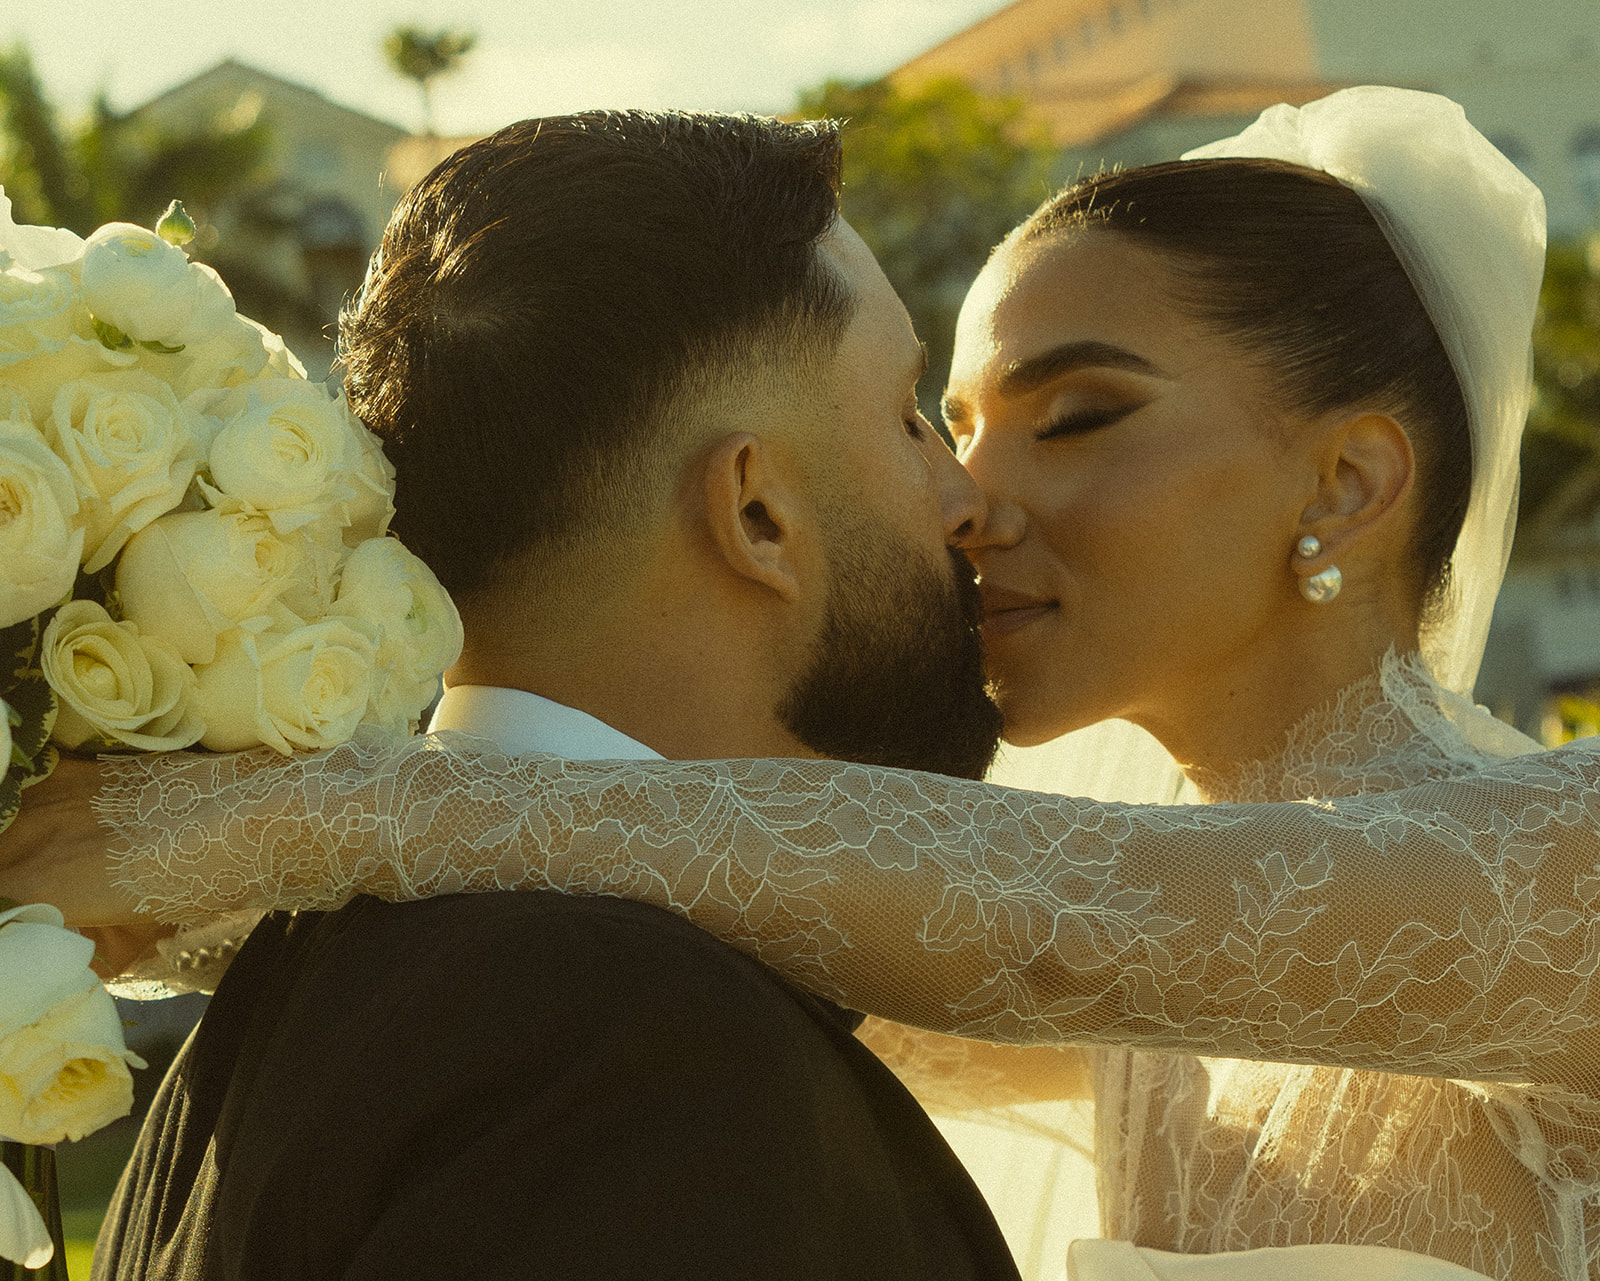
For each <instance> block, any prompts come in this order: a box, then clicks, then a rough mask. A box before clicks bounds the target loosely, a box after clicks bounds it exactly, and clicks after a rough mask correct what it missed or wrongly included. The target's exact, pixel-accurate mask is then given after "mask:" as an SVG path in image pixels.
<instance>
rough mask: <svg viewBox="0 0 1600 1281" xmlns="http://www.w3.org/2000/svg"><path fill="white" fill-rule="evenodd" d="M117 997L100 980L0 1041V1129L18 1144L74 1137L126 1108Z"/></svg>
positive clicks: (129, 1098)
mask: <svg viewBox="0 0 1600 1281" xmlns="http://www.w3.org/2000/svg"><path fill="white" fill-rule="evenodd" d="M121 1031H122V1026H121V1020H120V1019H119V1018H118V1017H117V1005H116V1002H115V1001H113V1000H112V999H111V994H110V993H109V992H107V991H106V990H105V988H104V987H102V986H101V985H100V984H99V983H96V984H95V985H94V986H93V987H91V988H88V989H87V990H85V991H83V992H79V993H78V994H77V995H76V996H72V997H69V998H68V999H67V1000H65V1001H63V1002H62V1003H61V1004H60V1005H57V1006H56V1007H55V1008H53V1009H52V1010H51V1011H50V1012H49V1013H48V1014H46V1015H45V1016H44V1017H43V1018H42V1019H40V1020H39V1021H38V1022H37V1023H34V1024H32V1025H31V1026H29V1027H25V1028H20V1029H18V1030H17V1031H15V1032H13V1033H12V1034H11V1035H10V1036H8V1037H6V1038H5V1039H4V1040H0V1134H4V1135H6V1137H8V1138H10V1139H12V1140H13V1141H14V1142H19V1143H60V1142H63V1141H73V1140H76V1139H81V1138H82V1137H83V1136H84V1135H85V1134H90V1133H93V1132H94V1131H95V1130H98V1129H99V1128H100V1127H101V1126H103V1125H106V1124H108V1123H110V1122H112V1121H115V1120H116V1119H117V1118H118V1117H121V1116H127V1115H128V1113H129V1111H131V1110H132V1108H133V1077H132V1076H131V1075H130V1074H129V1072H128V1067H129V1065H130V1063H132V1064H133V1065H135V1066H138V1067H143V1066H144V1061H143V1060H142V1059H140V1058H138V1056H137V1055H134V1054H130V1053H129V1052H128V1051H127V1050H126V1049H124V1048H121V1047H120V1046H117V1045H114V1044H113V1038H114V1039H115V1041H116V1042H120V1041H121V1039H122V1038H121Z"/></svg>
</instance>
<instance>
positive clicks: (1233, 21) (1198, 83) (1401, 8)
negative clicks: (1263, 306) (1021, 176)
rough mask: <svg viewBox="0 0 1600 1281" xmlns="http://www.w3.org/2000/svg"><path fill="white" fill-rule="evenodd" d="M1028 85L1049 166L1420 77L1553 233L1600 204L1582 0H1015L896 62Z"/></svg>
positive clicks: (928, 74)
mask: <svg viewBox="0 0 1600 1281" xmlns="http://www.w3.org/2000/svg"><path fill="white" fill-rule="evenodd" d="M940 76H956V77H958V78H960V79H963V80H966V81H968V82H969V83H971V84H973V85H975V86H976V87H978V88H980V89H983V90H985V91H987V92H990V93H996V94H1016V95H1020V96H1021V97H1023V98H1024V99H1025V100H1026V101H1027V102H1028V104H1029V106H1030V109H1031V111H1032V113H1033V115H1034V117H1035V119H1037V120H1038V121H1039V122H1040V123H1042V124H1044V125H1045V126H1047V127H1048V128H1049V129H1050V130H1051V132H1052V134H1053V136H1054V137H1055V139H1056V141H1057V143H1058V144H1059V145H1060V146H1061V148H1062V163H1061V166H1060V168H1061V172H1062V173H1063V174H1064V175H1066V176H1071V175H1072V174H1073V173H1076V172H1077V171H1078V169H1079V168H1080V167H1083V168H1086V169H1087V170H1090V171H1092V170H1094V169H1096V168H1098V167H1099V166H1100V165H1101V164H1102V163H1105V164H1110V163H1121V164H1128V165H1133V164H1146V163H1150V162H1152V161H1157V160H1170V159H1176V158H1177V157H1178V156H1179V155H1180V154H1181V153H1182V152H1183V151H1185V150H1187V149H1188V148H1190V147H1194V146H1198V145H1199V144H1201V143H1203V142H1209V141H1212V140H1214V139H1217V138H1222V137H1226V136H1227V135H1229V134H1230V133H1236V132H1238V130H1239V129H1241V128H1243V127H1244V125H1246V124H1248V123H1249V122H1250V121H1251V120H1252V119H1254V118H1255V116H1256V115H1257V114H1258V113H1259V112H1260V111H1261V109H1262V108H1263V107H1266V106H1269V105H1271V104H1272V103H1275V102H1291V103H1296V104H1299V103H1303V102H1307V101H1309V100H1311V99H1312V98H1316V97H1319V96H1321V95H1322V94H1324V93H1327V92H1329V91H1330V90H1332V89H1334V88H1337V87H1339V86H1342V85H1347V84H1360V83H1374V82H1376V83H1384V84H1397V85H1407V86H1412V87H1415V88H1421V89H1431V90H1434V91H1436V92H1439V93H1443V94H1446V95H1448V96H1449V97H1452V98H1454V99H1456V101H1458V102H1460V103H1461V104H1462V105H1463V106H1464V107H1465V108H1466V112H1467V116H1468V118H1469V119H1471V120H1472V122H1473V123H1474V124H1475V125H1477V126H1478V128H1479V129H1481V130H1482V131H1483V132H1484V133H1485V134H1487V135H1488V136H1489V137H1490V138H1491V139H1493V140H1494V141H1495V142H1496V144H1497V145H1499V147H1500V149H1501V150H1502V151H1504V152H1505V153H1506V155H1507V156H1509V157H1510V158H1511V159H1512V160H1513V161H1515V162H1516V163H1517V164H1518V165H1520V166H1521V167H1522V168H1523V170H1524V171H1525V172H1527V173H1528V174H1529V175H1530V176H1531V177H1532V178H1533V179H1534V181H1536V182H1537V183H1538V184H1539V185H1540V187H1541V188H1543V190H1544V193H1545V196H1546V199H1547V200H1548V202H1549V206H1550V219H1551V227H1552V229H1553V230H1555V231H1557V232H1558V233H1568V232H1575V231H1577V230H1579V229H1581V228H1587V227H1590V226H1592V225H1593V224H1594V223H1595V221H1596V219H1597V217H1600V9H1597V8H1596V5H1595V3H1594V0H1523V2H1522V3H1519V4H1515V5H1512V4H1507V3H1505V0H1017V2H1016V3H1014V4H1010V5H1007V6H1006V7H1005V8H1003V9H1000V10H999V11H998V12H996V13H994V14H992V15H991V16H989V17H988V18H985V19H983V20H982V21H981V22H978V23H976V24H974V25H973V26H971V27H969V28H967V29H966V30H965V31H962V32H959V33H958V34H956V35H954V36H952V37H951V38H950V39H948V40H946V41H944V42H943V43H942V44H939V45H937V46H935V47H934V48H932V49H930V50H928V51H927V52H926V53H923V54H920V55H918V56H917V57H915V58H913V59H912V60H911V61H910V62H907V63H906V64H905V65H904V66H902V67H900V68H898V69H897V70H896V71H895V72H894V73H893V74H892V79H894V80H895V81H896V82H897V83H899V84H901V85H903V86H909V85H913V84H916V83H919V82H925V81H927V80H930V79H933V78H936V77H940Z"/></svg>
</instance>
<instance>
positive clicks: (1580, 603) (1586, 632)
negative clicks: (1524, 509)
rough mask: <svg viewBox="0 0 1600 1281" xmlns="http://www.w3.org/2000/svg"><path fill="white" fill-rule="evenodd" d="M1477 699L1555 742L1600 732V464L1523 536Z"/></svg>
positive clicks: (1574, 479)
mask: <svg viewBox="0 0 1600 1281" xmlns="http://www.w3.org/2000/svg"><path fill="white" fill-rule="evenodd" d="M1477 697H1478V699H1479V701H1481V702H1483V703H1485V704H1486V705H1487V706H1488V707H1489V708H1490V709H1491V710H1492V711H1493V712H1494V713H1495V714H1496V715H1497V716H1500V717H1501V718H1502V719H1504V720H1508V721H1511V722H1512V723H1514V724H1515V725H1517V726H1518V727H1519V728H1520V729H1523V730H1525V731H1526V732H1528V733H1530V734H1533V735H1534V736H1535V737H1538V738H1542V739H1543V740H1544V741H1545V742H1548V743H1556V742H1561V741H1563V740H1565V739H1567V738H1571V737H1573V736H1576V735H1588V734H1600V462H1596V461H1591V462H1590V463H1589V464H1588V465H1587V466H1584V467H1581V468H1579V469H1578V470H1577V471H1576V472H1574V474H1573V475H1572V476H1571V477H1570V478H1569V479H1568V480H1567V483H1566V484H1565V485H1564V486H1563V487H1562V489H1561V491H1560V492H1559V493H1558V494H1557V495H1556V496H1555V498H1554V499H1552V500H1551V501H1550V502H1547V503H1545V504H1544V505H1543V506H1542V507H1541V508H1540V510H1539V514H1538V516H1537V517H1535V518H1534V519H1533V520H1531V521H1527V522H1525V523H1524V526H1523V528H1522V529H1520V530H1519V531H1518V533H1517V546H1516V552H1515V558H1514V559H1513V561H1512V564H1511V569H1510V571H1509V572H1508V573H1507V575H1506V583H1505V587H1504V588H1503V589H1502V590H1501V592H1500V598H1499V599H1498V600H1497V601H1496V602H1495V609H1494V625H1493V626H1492V628H1491V629H1490V632H1489V646H1488V649H1487V651H1486V652H1485V654H1484V658H1483V670H1482V672H1481V673H1480V674H1479V676H1478V687H1477Z"/></svg>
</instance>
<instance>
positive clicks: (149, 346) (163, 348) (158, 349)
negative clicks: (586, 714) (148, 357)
mask: <svg viewBox="0 0 1600 1281" xmlns="http://www.w3.org/2000/svg"><path fill="white" fill-rule="evenodd" d="M139 346H141V347H143V348H144V349H145V350H146V351H153V352H155V353H156V354H157V355H161V356H176V355H177V354H178V353H179V352H180V351H182V350H183V347H184V345H183V344H182V343H179V344H178V345H177V346H176V347H169V346H167V344H166V343H164V342H154V341H149V342H147V341H145V340H144V339H140V340H139Z"/></svg>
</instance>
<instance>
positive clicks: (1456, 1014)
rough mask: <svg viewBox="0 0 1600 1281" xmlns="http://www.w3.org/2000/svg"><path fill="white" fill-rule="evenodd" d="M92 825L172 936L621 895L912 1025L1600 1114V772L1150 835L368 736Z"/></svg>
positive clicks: (969, 799)
mask: <svg viewBox="0 0 1600 1281" xmlns="http://www.w3.org/2000/svg"><path fill="white" fill-rule="evenodd" d="M101 803H102V815H103V817H104V818H105V819H106V820H107V821H108V822H109V824H110V825H111V827H112V829H113V830H114V831H115V832H116V833H117V834H118V836H119V837H120V839H121V848H122V849H123V851H124V853H123V854H122V856H121V858H120V875H121V878H122V883H123V884H124V886H125V888H127V889H128V890H129V891H130V892H131V893H132V895H133V896H134V897H136V898H139V899H141V900H142V901H143V904H144V906H145V908H146V909H147V910H154V911H157V912H159V913H161V914H164V915H166V916H168V917H171V918H173V919H177V918H182V917H184V916H186V915H193V914H195V913H204V912H214V911H221V910H230V909H240V908H246V907H252V906H254V907H262V906H278V907H285V906H299V907H327V906H331V905H334V904H337V903H339V902H341V901H343V900H344V899H346V898H348V897H350V896H351V895H353V894H356V893H371V894H377V895H380V896H383V897H386V898H391V899H408V898H416V897H424V896H429V895H434V894H443V893H454V892H458V891H462V890H505V889H554V890H561V891H568V892H577V893H588V894H615V895H620V896H624V897H629V898H635V899H640V900H643V901H646V902H650V903H653V904H656V905H658V906H660V907H663V908H667V909H669V910H672V911H675V912H679V913H681V914H683V915H686V916H688V917H689V918H690V919H692V920H694V921H695V922H696V923H698V924H699V925H701V926H702V927H704V928H705V929H707V930H708V931H710V932H712V933H714V934H717V935H719V936H721V937H722V938H725V939H727V940H728V941H729V942H731V943H733V944H735V945H736V946H739V947H741V948H744V949H746V950H747V951H749V952H751V953H752V954H754V955H756V956H758V957H759V958H760V959H761V960H763V961H764V962H766V963H767V964H769V965H772V966H774V967H776V968H778V969H780V970H782V971H784V972H785V973H786V974H788V975H789V976H790V977H792V978H793V979H795V980H796V981H798V982H800V983H802V984H805V985H806V986H808V987H811V988H813V989H815V990H817V991H818V992H821V993H823V994H825V995H827V996H829V997H832V998H834V999H836V1000H840V1001H842V1002H844V1003H846V1004H849V1005H851V1006H853V1007H854V1008H857V1009H864V1010H868V1011H871V1012H873V1013H875V1014H879V1015H881V1016H883V1017H885V1018H889V1019H893V1020H895V1021H897V1022H901V1023H907V1024H910V1025H913V1026H916V1027H923V1028H929V1029H933V1030H936V1031H943V1032H952V1033H957V1034H960V1035H966V1036H973V1037H978V1038H982V1039H989V1040H996V1041H1011V1042H1017V1043H1035V1042H1044V1041H1066V1042H1070V1043H1077V1044H1098V1043H1107V1044H1121V1045H1132V1046H1138V1047H1144V1048H1149V1049H1158V1050H1174V1051H1189V1052H1200V1053H1209V1054H1217V1055H1226V1056H1231V1057H1238V1058H1256V1059H1272V1060H1279V1061H1288V1062H1310V1063H1328V1064H1339V1065H1347V1066H1352V1067H1367V1068H1378V1069H1384V1070H1389V1071H1399V1072H1406V1073H1413V1074H1420V1075H1433V1076H1449V1077H1457V1078H1470V1079H1475V1080H1481V1081H1503V1082H1522V1083H1528V1084H1535V1085H1540V1086H1544V1087H1550V1088H1553V1089H1555V1090H1556V1091H1557V1092H1558V1093H1563V1094H1564V1093H1566V1092H1568V1091H1572V1092H1576V1093H1577V1094H1578V1095H1580V1096H1583V1097H1589V1098H1593V1097H1595V1096H1596V1095H1600V991H1597V989H1596V986H1595V972H1596V969H1597V968H1600V913H1597V912H1596V910H1595V909H1596V907H1597V906H1600V837H1597V830H1600V752H1596V751H1595V750H1594V749H1593V748H1592V747H1583V746H1576V745H1575V746H1573V747H1569V748H1566V749H1563V750H1560V751H1556V752H1550V753H1545V754H1542V755H1538V756H1529V757H1520V758H1516V759H1512V760H1508V761H1503V762H1499V763H1496V764H1494V765H1492V766H1489V767H1486V768H1485V769H1484V770H1482V771H1481V772H1478V773H1475V774H1471V775H1468V776H1466V777H1462V778H1457V779H1453V780H1444V781H1438V782H1430V783H1426V784H1424V785H1421V786H1416V787H1412V788H1408V789H1405V790H1401V791H1395V792H1390V793H1386V794H1378V795H1367V796H1361V797H1357V798H1351V799H1347V800H1340V801H1334V802H1318V803H1295V802H1288V803H1276V804H1254V805H1209V806H1193V807H1184V806H1176V807H1154V806H1131V805H1116V804H1106V803H1098V802H1090V801H1082V800H1074V799H1069V798H1064V797H1060V796H1054V795H1047V794H1040V793H1032V792H1021V791H1014V790H1009V789H1005V788H999V787H995V786H992V785H986V784H982V783H974V782H966V781H961V780H955V779H949V778H943V777H939V776H934V775H922V774H914V773H904V772H897V771H893V770H884V769H877V768H870V767H865V766H856V765H844V764H839V763H836V762H827V761H731V762H730V761H723V762H668V761H644V762H639V761H629V762H589V761H570V760H563V759H558V758H553V757H541V756H525V757H519V758H516V759H511V758H507V757H506V756H504V755H502V754H500V753H498V752H496V751H494V750H492V749H489V748H487V747H486V745H483V744H479V743H475V742H474V741H473V740H469V739H462V738H459V737H455V736H446V737H445V738H443V739H439V738H433V739H417V740H412V741H409V742H406V743H401V744H395V743H392V742H386V741H384V740H382V739H380V738H378V737H376V736H367V737H362V738H359V739H358V740H357V741H356V742H354V743H352V744H349V745H347V746H346V747H343V748H339V749H336V750H334V751H332V752H327V753H323V754H320V755H318V756H313V757H300V758H296V759H293V760H289V761H284V760H282V759H280V758H268V759H264V758H263V757H261V756H259V755H253V756H233V757H228V756H222V757H203V756H188V757H185V756H174V757H171V758H155V757H132V758H128V759H127V760H125V761H124V762H122V763H120V764H119V765H118V766H117V767H116V773H115V775H114V777H113V781H112V782H111V784H110V785H109V786H108V788H107V789H106V791H105V793H104V794H103V796H102V798H101Z"/></svg>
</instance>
